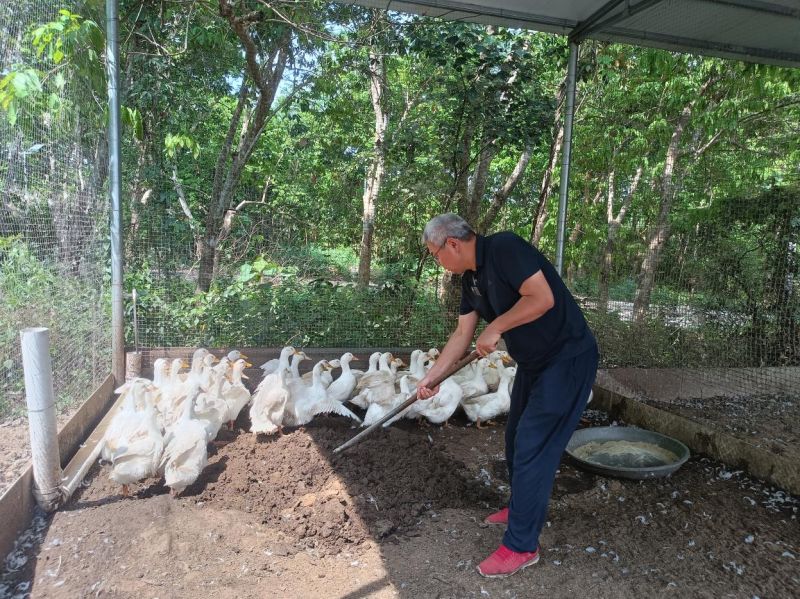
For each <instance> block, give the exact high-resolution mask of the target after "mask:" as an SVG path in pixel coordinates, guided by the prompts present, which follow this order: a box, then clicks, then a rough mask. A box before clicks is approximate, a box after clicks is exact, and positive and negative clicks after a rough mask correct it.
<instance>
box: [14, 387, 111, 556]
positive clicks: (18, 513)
mask: <svg viewBox="0 0 800 599" xmlns="http://www.w3.org/2000/svg"><path fill="white" fill-rule="evenodd" d="M113 391H114V379H113V377H112V376H111V375H108V376H107V377H106V379H105V380H104V381H103V383H102V384H101V385H100V386H99V387H98V388H97V390H96V391H95V392H94V393H92V395H91V396H90V397H89V399H87V400H86V401H85V402H84V403H83V404H82V405H81V407H80V408H78V411H77V412H75V414H74V415H73V416H72V418H70V420H69V422H67V424H65V425H64V427H63V428H62V429H61V431H59V433H58V447H59V450H60V452H61V464H62V466H63V465H64V464H66V463H68V462H69V461H70V460H71V459H72V458H73V456H74V455H75V454H76V453H77V452H78V450H79V449H80V446H81V445H82V444H83V441H84V439H86V438H87V436H88V435H89V432H90V431H91V430H92V429H93V428H94V427H95V425H96V424H97V423H98V421H100V419H101V418H102V417H103V415H104V414H105V413H106V411H107V410H108V408H109V406H110V403H111V402H110V401H109V400H110V399H111V397H112V394H113ZM35 507H36V500H35V499H34V497H33V466H31V465H29V466H28V468H27V469H26V470H25V472H23V473H22V475H21V476H20V477H19V478H18V479H17V480H16V481H15V482H14V483H13V484H12V485H11V486H10V487H9V488H8V489H7V490H6V492H5V493H3V495H2V496H0V523H2V526H0V557H2V558H5V556H7V555H8V554H9V553H10V552H11V551H12V550H13V549H14V541H16V539H17V537H18V536H19V535H20V533H21V532H22V531H24V530H25V529H26V528H28V526H30V523H31V520H33V512H34V508H35Z"/></svg>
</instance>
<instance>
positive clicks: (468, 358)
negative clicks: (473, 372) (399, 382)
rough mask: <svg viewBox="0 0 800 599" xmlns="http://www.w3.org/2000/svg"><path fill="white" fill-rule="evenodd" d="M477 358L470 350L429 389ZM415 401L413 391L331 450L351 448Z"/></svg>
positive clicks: (415, 396)
mask: <svg viewBox="0 0 800 599" xmlns="http://www.w3.org/2000/svg"><path fill="white" fill-rule="evenodd" d="M478 357H479V356H478V352H477V350H472V351H471V352H470V353H469V354H467V355H466V356H464V357H463V358H461V359H460V360H459V361H458V362H456V363H455V364H453V365H452V366H451V367H450V368H449V369H448V371H447V372H445V373H444V374H443V375H442V376H440V377H437V378H436V379H435V380H434V381H433V382H432V383H431V385H430V386H431V387H436V386H437V385H438V384H440V383H441V382H442V381H443V380H445V379H446V378H447V377H449V376H451V375H452V374H453V373H455V372H458V371H459V370H461V369H462V368H464V366H466V365H467V364H469V363H470V362H472V361H473V360H477V359H478ZM417 399H419V398H418V397H417V392H416V391H414V393H412V394H411V395H409V396H408V399H406V400H405V401H404V402H403V403H401V404H400V405H399V406H397V407H396V408H394V409H393V410H392V411H390V412H389V413H388V414H386V415H385V416H384V417H383V418H381V419H380V420H378V421H377V422H375V423H373V424H370V425H369V426H368V427H367V428H365V429H364V430H363V431H361V432H360V433H358V434H357V435H356V436H355V437H353V438H352V439H350V440H349V441H346V442H344V443H342V444H341V445H340V446H339V447H337V448H336V449H334V450H333V453H339V452H340V451H344V450H345V449H347V448H348V447H352V446H353V445H355V444H356V443H358V442H359V441H361V439H363V438H364V437H366V436H367V435H368V434H370V433H371V432H372V431H374V430H375V429H376V428H378V427H379V426H381V425H383V423H384V422H386V421H387V420H391V419H392V418H394V417H395V416H397V415H398V414H399V413H400V412H402V411H403V410H405V409H406V408H407V407H408V406H410V405H411V404H412V403H414V402H415V401H417Z"/></svg>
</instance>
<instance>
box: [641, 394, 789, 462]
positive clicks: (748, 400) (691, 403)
mask: <svg viewBox="0 0 800 599" xmlns="http://www.w3.org/2000/svg"><path fill="white" fill-rule="evenodd" d="M644 403H646V404H648V405H651V406H655V407H656V408H659V409H662V410H666V411H668V412H670V413H672V414H677V415H679V416H683V417H685V418H689V419H690V420H694V421H695V422H700V423H702V424H705V425H707V426H710V427H711V428H713V429H715V430H718V431H720V432H724V433H727V434H729V435H731V436H734V437H736V438H738V439H741V440H743V441H747V442H748V443H750V444H752V445H755V446H756V447H761V448H763V449H767V450H769V451H772V452H773V453H775V454H777V455H796V456H797V457H798V458H800V424H798V423H800V401H798V399H797V397H794V396H790V395H773V394H759V395H749V396H738V397H736V396H733V397H732V396H717V397H705V398H692V399H687V398H683V397H678V398H675V399H671V400H669V401H656V400H644Z"/></svg>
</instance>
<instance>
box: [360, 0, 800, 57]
mask: <svg viewBox="0 0 800 599" xmlns="http://www.w3.org/2000/svg"><path fill="white" fill-rule="evenodd" d="M355 3H356V4H360V5H362V6H370V7H375V8H382V9H385V10H393V11H399V12H406V13H413V14H420V15H427V16H432V17H439V18H442V19H446V20H452V21H466V22H473V23H483V24H488V25H499V26H503V27H515V28H523V29H532V30H536V31H545V32H549V33H558V34H562V35H570V36H572V37H573V38H574V39H576V40H581V39H584V38H591V39H597V40H603V41H608V42H621V43H626V44H636V45H640V46H651V47H655V48H663V49H666V50H675V51H678V52H691V53H695V54H706V55H709V56H719V57H721V58H733V59H739V60H746V61H750V62H760V63H765V64H775V65H781V66H790V67H800V0H638V1H636V0H506V1H503V0H483V1H478V0H458V1H454V0H423V1H420V2H415V1H409V0H401V1H393V0H392V1H388V0H356V2H355Z"/></svg>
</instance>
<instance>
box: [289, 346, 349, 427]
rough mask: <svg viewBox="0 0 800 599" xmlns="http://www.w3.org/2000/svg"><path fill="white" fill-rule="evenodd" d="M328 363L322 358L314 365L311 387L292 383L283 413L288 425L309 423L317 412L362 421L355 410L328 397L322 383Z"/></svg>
mask: <svg viewBox="0 0 800 599" xmlns="http://www.w3.org/2000/svg"><path fill="white" fill-rule="evenodd" d="M327 367H328V363H327V362H326V361H325V360H320V361H319V362H317V363H316V364H315V365H314V369H313V370H312V383H311V386H310V387H306V386H305V385H302V383H300V384H297V383H298V381H294V382H293V383H294V384H290V386H289V390H290V396H289V400H288V401H287V402H286V408H285V412H284V415H283V423H284V424H285V425H287V426H303V425H304V424H308V423H309V422H311V420H312V419H313V418H314V416H316V415H317V414H331V413H333V414H339V415H340V416H347V417H349V418H352V419H353V420H356V421H358V422H361V419H360V418H359V417H358V416H356V415H355V414H354V413H353V412H351V411H350V410H348V409H347V408H346V407H344V406H343V405H342V404H340V403H339V402H338V401H335V400H332V399H329V398H328V392H327V389H325V386H324V385H323V384H322V369H323V368H327Z"/></svg>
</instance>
